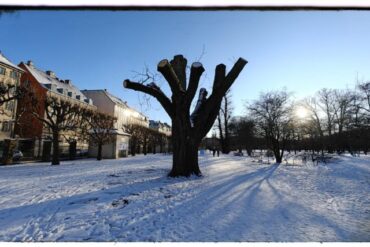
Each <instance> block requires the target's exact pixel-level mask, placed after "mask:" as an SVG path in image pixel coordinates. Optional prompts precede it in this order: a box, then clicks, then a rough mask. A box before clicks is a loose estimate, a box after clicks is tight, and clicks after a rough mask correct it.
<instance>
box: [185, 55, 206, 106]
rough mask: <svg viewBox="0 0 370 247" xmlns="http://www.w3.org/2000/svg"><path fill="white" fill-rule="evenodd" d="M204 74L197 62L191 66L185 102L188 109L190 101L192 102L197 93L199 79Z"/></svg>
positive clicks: (201, 66)
mask: <svg viewBox="0 0 370 247" xmlns="http://www.w3.org/2000/svg"><path fill="white" fill-rule="evenodd" d="M203 72H204V68H203V65H202V64H201V63H199V62H195V63H193V64H192V65H191V69H190V79H189V86H188V90H187V92H186V101H187V103H188V105H189V107H190V104H191V101H192V100H193V98H194V96H195V93H196V91H197V88H198V85H199V80H200V77H201V76H202V74H203Z"/></svg>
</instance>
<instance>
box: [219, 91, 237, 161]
mask: <svg viewBox="0 0 370 247" xmlns="http://www.w3.org/2000/svg"><path fill="white" fill-rule="evenodd" d="M232 111H233V108H232V105H231V93H230V90H228V91H227V92H226V94H225V96H224V97H223V100H222V103H221V108H220V111H219V113H218V115H217V124H216V126H217V129H218V134H219V137H220V144H221V151H222V153H224V154H228V153H229V152H230V130H229V128H230V119H231V116H232Z"/></svg>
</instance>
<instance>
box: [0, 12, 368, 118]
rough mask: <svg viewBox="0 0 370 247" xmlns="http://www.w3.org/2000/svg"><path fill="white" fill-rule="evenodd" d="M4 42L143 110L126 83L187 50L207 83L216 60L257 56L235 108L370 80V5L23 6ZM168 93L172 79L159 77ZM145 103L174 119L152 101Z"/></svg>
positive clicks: (240, 82)
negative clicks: (266, 97)
mask: <svg viewBox="0 0 370 247" xmlns="http://www.w3.org/2000/svg"><path fill="white" fill-rule="evenodd" d="M0 30H1V41H0V50H1V51H2V52H3V53H4V54H5V55H6V56H7V57H8V58H9V59H10V60H11V61H13V62H14V63H19V62H20V61H27V60H29V59H31V60H33V61H34V63H35V65H36V66H37V67H39V68H41V69H44V70H53V71H55V72H56V74H57V76H58V77H59V78H61V79H72V81H73V83H74V84H75V85H76V86H78V87H79V88H80V89H98V88H106V89H108V90H109V91H110V92H112V93H113V94H115V95H117V96H119V97H121V98H122V99H124V100H127V101H128V103H129V105H131V106H133V107H135V108H137V109H139V110H140V109H141V107H140V103H139V102H140V101H139V97H138V93H136V92H134V91H130V90H127V89H124V88H123V87H122V81H123V80H124V79H126V78H130V79H133V77H134V76H135V72H133V71H139V72H140V71H142V70H143V68H144V67H145V66H147V67H148V68H149V69H150V70H151V71H153V72H155V71H156V65H157V63H158V62H159V61H160V60H161V59H163V58H168V59H171V58H172V57H173V56H174V55H176V54H183V55H184V56H185V57H187V59H188V62H189V63H191V62H192V61H194V60H197V59H198V58H199V56H200V55H201V54H202V50H203V48H204V49H205V54H204V55H203V56H202V58H201V62H202V63H203V65H204V67H205V69H206V73H205V74H204V75H203V78H202V80H201V86H204V87H207V88H208V89H210V88H211V84H212V81H213V74H214V68H215V66H216V65H217V64H219V63H225V64H226V65H227V68H228V69H230V68H231V66H232V64H233V62H234V61H235V60H236V59H237V58H238V57H244V58H245V59H247V60H248V61H249V63H248V65H247V66H246V67H245V69H244V71H243V72H242V73H241V75H240V77H239V78H238V79H237V81H236V82H235V84H234V85H233V87H232V95H233V104H234V108H235V115H239V114H243V113H244V102H245V101H246V100H253V99H256V98H257V97H258V96H259V94H260V92H261V91H268V90H274V89H281V88H283V87H286V88H287V89H288V90H289V91H292V92H294V93H295V97H296V98H302V97H304V96H308V95H312V94H314V93H315V92H316V91H317V90H318V89H320V88H323V87H328V88H345V87H353V85H354V83H355V79H356V76H357V74H358V76H359V78H361V79H365V80H370V13H369V12H368V11H359V12H356V11H333V12H321V11H292V12H283V11H278V12H270V11H213V12H212V11H209V12H196V11H193V12H190V11H189V12H175V11H173V12H160V11H154V12H151V11H147V12H144V11H142V12H138V11H128V12H122V11H114V12H112V11H69V12H68V11H20V12H15V13H12V14H3V15H1V16H0ZM159 84H161V85H162V86H163V88H164V90H165V91H166V92H168V87H167V86H166V83H165V82H164V81H163V80H162V79H160V80H159ZM142 110H143V111H144V113H145V114H146V115H148V116H149V117H150V118H151V119H155V120H162V121H169V118H168V116H167V115H166V113H165V112H164V111H163V110H162V109H161V107H160V106H159V104H158V103H157V102H156V101H155V100H154V99H153V100H151V107H150V108H149V109H148V108H147V107H143V108H142Z"/></svg>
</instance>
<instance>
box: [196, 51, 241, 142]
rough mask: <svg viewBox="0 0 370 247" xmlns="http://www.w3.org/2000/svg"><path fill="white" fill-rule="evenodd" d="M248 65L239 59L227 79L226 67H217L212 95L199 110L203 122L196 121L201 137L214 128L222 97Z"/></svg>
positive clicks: (221, 65)
mask: <svg viewBox="0 0 370 247" xmlns="http://www.w3.org/2000/svg"><path fill="white" fill-rule="evenodd" d="M246 64H247V61H246V60H244V59H243V58H239V59H238V61H237V62H236V63H235V64H234V66H233V67H232V69H231V70H230V72H229V73H228V74H227V76H226V77H225V69H226V67H225V65H223V64H219V65H217V67H216V72H215V79H214V84H213V90H212V94H211V95H210V97H209V98H208V99H207V100H206V101H205V102H204V104H202V106H201V108H200V109H199V119H202V120H199V121H196V123H195V125H194V126H195V128H197V130H198V131H199V133H201V135H203V134H204V135H206V134H207V132H208V131H209V129H210V128H211V127H212V125H213V122H214V120H215V119H216V117H217V114H218V110H219V109H220V106H221V101H222V97H223V96H224V95H225V94H226V92H227V90H229V89H230V87H231V85H232V84H233V83H234V81H235V80H236V78H237V77H238V76H239V74H240V72H241V71H242V70H243V68H244V66H245V65H246ZM203 123H206V124H203Z"/></svg>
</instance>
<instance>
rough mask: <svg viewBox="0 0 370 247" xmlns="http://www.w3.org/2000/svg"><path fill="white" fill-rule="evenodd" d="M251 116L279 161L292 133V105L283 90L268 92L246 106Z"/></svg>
mask: <svg viewBox="0 0 370 247" xmlns="http://www.w3.org/2000/svg"><path fill="white" fill-rule="evenodd" d="M248 110H249V112H250V113H251V116H252V117H253V118H254V121H255V122H256V124H257V126H258V127H259V128H260V129H261V130H262V133H263V136H264V137H265V138H266V141H267V144H268V146H269V147H270V148H271V150H272V151H273V153H274V155H275V159H276V162H277V163H281V161H282V158H283V155H284V151H285V150H286V147H287V143H288V140H289V139H290V138H291V135H292V122H293V120H292V115H293V114H292V105H291V103H290V100H289V94H288V93H287V92H285V91H279V92H268V93H264V94H261V96H260V98H259V99H258V100H256V101H254V102H253V103H252V104H250V105H249V106H248Z"/></svg>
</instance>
